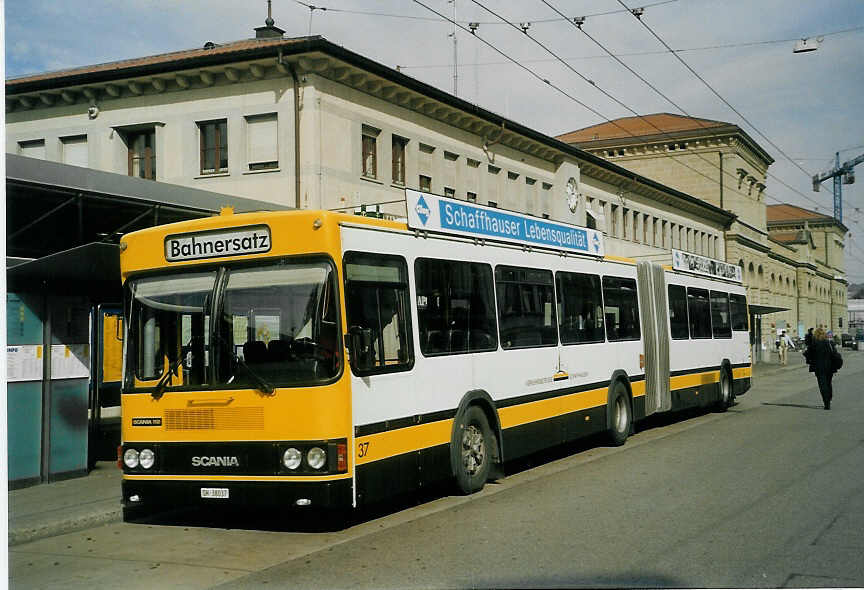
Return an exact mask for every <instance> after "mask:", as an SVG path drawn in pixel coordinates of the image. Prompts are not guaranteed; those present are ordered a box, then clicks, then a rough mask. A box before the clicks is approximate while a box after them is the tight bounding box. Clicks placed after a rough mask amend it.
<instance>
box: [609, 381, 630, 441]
mask: <svg viewBox="0 0 864 590" xmlns="http://www.w3.org/2000/svg"><path fill="white" fill-rule="evenodd" d="M607 412H608V413H609V441H610V442H611V443H612V445H613V446H616V447H620V446H621V445H623V444H624V443H625V442H626V441H627V437H628V436H630V430H631V429H632V428H633V410H632V406H631V405H630V396H629V395H627V386H626V385H624V383H622V382H621V381H616V382H615V383H614V385H612V394H611V395H610V396H609V407H608V408H607Z"/></svg>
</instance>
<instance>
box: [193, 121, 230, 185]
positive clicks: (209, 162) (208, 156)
mask: <svg viewBox="0 0 864 590" xmlns="http://www.w3.org/2000/svg"><path fill="white" fill-rule="evenodd" d="M198 131H199V135H200V137H201V174H219V173H222V172H228V121H227V120H226V119H220V120H218V121H204V122H201V123H198Z"/></svg>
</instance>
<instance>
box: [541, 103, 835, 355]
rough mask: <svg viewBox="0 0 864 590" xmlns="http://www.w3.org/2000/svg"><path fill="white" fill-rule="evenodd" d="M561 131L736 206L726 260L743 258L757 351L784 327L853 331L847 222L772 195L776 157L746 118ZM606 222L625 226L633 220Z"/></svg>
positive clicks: (659, 118) (632, 121) (798, 332)
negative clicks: (775, 200)
mask: <svg viewBox="0 0 864 590" xmlns="http://www.w3.org/2000/svg"><path fill="white" fill-rule="evenodd" d="M558 139H560V140H561V141H564V142H566V143H568V144H570V145H573V146H575V147H578V148H580V149H584V150H586V151H588V152H589V153H592V154H594V155H596V156H598V157H601V158H604V159H606V160H608V161H610V162H614V163H616V164H618V165H620V166H622V167H624V168H627V169H628V170H632V171H634V172H637V173H639V174H642V175H644V176H646V177H649V178H653V179H655V180H657V181H659V182H662V183H663V184H664V185H667V186H670V187H674V188H676V189H678V190H681V191H684V192H686V193H688V194H690V195H693V196H695V197H697V198H699V199H701V200H703V201H704V202H706V203H711V204H713V205H715V206H717V207H719V208H720V209H722V210H724V211H727V212H729V213H732V214H734V215H735V219H734V221H733V222H732V224H731V225H730V227H729V228H728V229H727V230H726V231H725V232H724V237H723V239H724V241H725V248H724V249H725V252H726V260H727V262H730V263H735V264H738V265H739V266H740V267H741V269H742V275H743V277H744V284H745V285H746V286H747V295H748V297H747V299H748V301H749V302H750V305H751V309H754V310H756V311H757V318H758V320H757V325H756V326H755V328H756V329H755V340H756V341H757V342H756V346H755V348H754V358H756V359H760V358H761V359H764V360H768V359H770V358H771V357H770V354H769V353H770V352H771V350H772V348H773V343H774V341H775V339H776V336H777V332H778V330H784V329H785V330H786V331H787V333H788V334H790V335H792V336H793V337H795V336H797V337H800V338H803V336H804V333H805V332H806V330H807V329H808V328H815V327H817V326H825V327H826V328H828V329H831V330H833V331H834V332H835V334H838V335H839V334H840V333H843V332H845V331H848V322H847V320H846V315H847V312H846V307H847V293H846V286H847V284H848V281H847V279H846V272H845V262H844V254H843V253H844V237H845V235H846V233H847V231H848V229H847V228H846V226H844V225H843V224H842V223H841V222H839V221H837V220H836V219H834V218H833V217H831V216H828V215H824V214H821V213H818V212H816V211H811V210H808V209H805V208H802V207H797V206H794V205H789V204H772V205H769V204H767V202H766V198H767V195H768V193H766V189H767V185H768V180H767V178H768V168H769V166H770V165H771V164H772V163H773V162H774V159H773V158H772V157H771V156H770V155H769V154H768V153H767V152H766V151H765V150H764V149H763V148H762V147H760V146H759V144H758V143H756V141H754V140H753V138H752V137H750V136H749V135H748V134H747V133H746V132H745V131H744V130H742V129H741V128H740V127H738V126H737V125H733V124H731V123H725V122H723V121H714V120H710V119H698V118H694V117H684V116H680V115H673V114H669V113H657V114H652V115H646V116H642V117H627V118H622V119H617V120H615V121H611V122H607V123H603V124H600V125H594V126H591V127H586V128H584V129H579V130H576V131H572V132H570V133H566V134H563V135H560V136H558ZM607 231H611V232H612V233H613V234H616V233H617V234H622V232H626V228H625V227H623V225H620V224H619V225H618V226H614V225H613V226H612V227H607ZM673 235H674V231H673ZM620 237H622V238H624V239H626V237H627V236H626V235H621V236H620Z"/></svg>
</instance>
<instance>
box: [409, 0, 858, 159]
mask: <svg viewBox="0 0 864 590" xmlns="http://www.w3.org/2000/svg"><path fill="white" fill-rule="evenodd" d="M618 12H623V11H618ZM436 20H437V19H436ZM559 20H563V19H559ZM568 21H569V22H570V23H571V24H572V19H568ZM529 22H531V23H532V24H533V23H536V22H537V21H529ZM497 24H503V23H497ZM852 31H864V26H861V27H853V28H851V29H843V30H841V31H832V32H830V33H820V34H818V35H809V36H808V38H812V37H828V36H830V35H839V34H841V33H849V32H852ZM799 39H800V37H795V38H790V39H773V40H770V41H748V42H745V43H725V44H720V45H705V46H702V47H684V48H681V49H675V50H674V51H676V52H677V53H690V52H694V51H710V50H713V49H731V48H738V47H753V46H756V45H774V44H780V43H791V42H793V41H798V40H799ZM667 53H669V52H668V51H665V50H662V51H661V50H657V51H630V52H625V53H613V54H612V57H639V56H644V55H666V54H667ZM609 57H610V55H608V54H606V55H582V56H578V57H566V58H564V59H565V61H578V60H587V59H608V58H609ZM522 61H523V62H524V63H548V62H554V61H557V60H556V59H555V58H551V59H526V60H522ZM507 63H509V62H506V61H490V62H478V63H460V64H458V65H459V66H461V67H477V66H499V65H506V64H507ZM399 67H400V68H402V69H403V70H404V69H414V70H420V69H430V68H452V67H453V64H452V63H449V64H413V65H411V64H409V65H400V66H399ZM857 147H864V146H857ZM849 149H855V148H846V150H849ZM840 151H845V150H840ZM796 159H797V160H801V159H802V158H796Z"/></svg>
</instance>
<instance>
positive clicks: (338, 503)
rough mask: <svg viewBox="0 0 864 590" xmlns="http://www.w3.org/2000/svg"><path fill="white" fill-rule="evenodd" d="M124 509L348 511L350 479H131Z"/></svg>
mask: <svg viewBox="0 0 864 590" xmlns="http://www.w3.org/2000/svg"><path fill="white" fill-rule="evenodd" d="M122 490H123V507H124V508H125V509H131V510H136V511H137V510H141V511H146V512H151V511H154V512H155V511H160V510H165V509H177V508H183V507H190V508H192V507H197V508H201V507H203V508H212V509H214V510H220V509H222V508H235V507H242V508H256V509H257V508H265V509H271V508H275V509H294V508H297V507H311V508H325V509H336V508H349V507H351V505H352V497H353V496H352V489H351V478H345V479H337V480H329V481H314V482H300V481H272V482H271V481H266V482H262V481H208V480H194V481H186V480H184V481H170V480H163V479H158V480H156V479H154V480H151V481H148V480H140V479H136V480H129V479H124V480H123V484H122Z"/></svg>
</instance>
